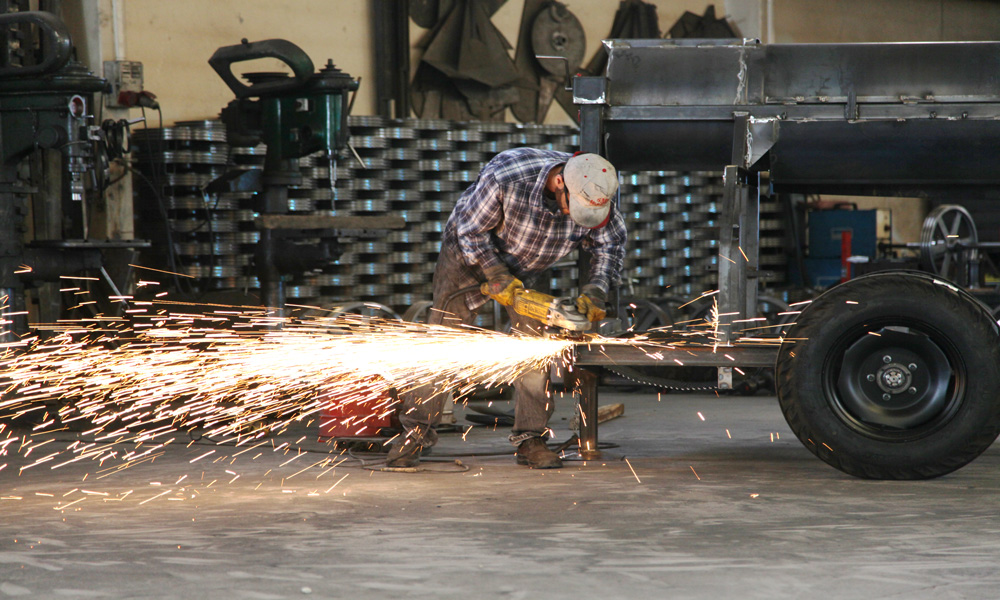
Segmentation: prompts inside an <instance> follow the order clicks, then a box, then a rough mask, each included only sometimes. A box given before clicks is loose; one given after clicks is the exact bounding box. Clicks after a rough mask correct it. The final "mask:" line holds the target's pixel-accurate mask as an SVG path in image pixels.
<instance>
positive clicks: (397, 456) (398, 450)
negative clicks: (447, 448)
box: [385, 437, 424, 469]
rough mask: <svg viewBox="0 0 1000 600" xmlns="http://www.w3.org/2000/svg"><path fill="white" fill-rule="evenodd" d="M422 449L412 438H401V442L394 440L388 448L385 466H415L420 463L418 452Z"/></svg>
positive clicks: (398, 467) (399, 467)
mask: <svg viewBox="0 0 1000 600" xmlns="http://www.w3.org/2000/svg"><path fill="white" fill-rule="evenodd" d="M423 449H424V447H423V445H422V444H418V443H417V442H415V441H413V438H410V437H406V438H403V441H402V442H396V443H395V444H393V445H392V447H391V448H389V456H387V457H386V459H385V466H387V467H392V468H395V469H406V468H411V467H415V466H417V465H419V464H420V453H421V451H422V450H423Z"/></svg>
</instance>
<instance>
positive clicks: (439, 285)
mask: <svg viewBox="0 0 1000 600" xmlns="http://www.w3.org/2000/svg"><path fill="white" fill-rule="evenodd" d="M617 191H618V175H617V173H616V172H615V169H614V167H613V166H612V165H611V163H609V162H608V161H607V160H605V159H604V158H602V157H601V156H598V155H597V154H579V153H578V154H576V155H570V154H568V153H565V152H556V151H552V150H537V149H532V148H516V149H513V150H506V151H504V152H501V153H500V154H498V155H497V156H495V157H494V158H493V159H492V160H490V161H489V162H488V163H487V164H486V166H484V167H483V169H482V170H481V171H480V173H479V177H478V178H477V179H476V181H475V183H473V184H472V185H471V186H470V187H469V188H468V189H466V190H465V192H464V193H462V195H461V197H460V198H459V199H458V202H457V204H456V205H455V208H454V210H453V211H452V213H451V216H450V217H449V218H448V222H447V223H446V225H445V232H444V239H443V240H442V243H441V253H440V256H439V257H438V262H437V265H436V267H435V270H434V281H433V294H434V306H433V308H432V309H431V311H430V315H429V317H428V322H430V323H435V324H440V323H447V324H455V325H457V324H459V323H462V324H471V323H472V322H473V321H474V319H475V316H476V312H477V310H478V309H479V308H480V307H481V306H482V305H483V304H485V303H486V302H487V301H488V298H487V297H486V296H484V295H483V294H482V293H481V292H480V291H479V287H478V286H479V284H481V283H482V282H488V288H489V298H492V299H494V300H496V301H497V302H499V303H500V304H502V305H504V306H506V307H507V313H508V315H509V316H510V321H511V328H512V329H513V330H515V331H519V332H523V333H529V334H535V335H538V334H541V332H542V329H543V325H542V324H541V323H539V322H537V321H534V320H533V319H529V318H527V317H524V316H522V315H519V314H517V313H515V312H514V311H513V309H512V308H511V306H510V305H511V304H512V303H513V298H514V294H515V292H516V291H517V290H518V289H519V288H523V287H524V283H522V282H523V281H526V282H528V285H529V286H530V285H531V282H532V281H531V280H532V278H533V277H535V276H537V275H539V274H540V273H541V272H542V271H544V270H546V269H548V268H549V267H551V266H552V265H553V264H554V263H556V262H557V261H559V260H560V259H562V258H563V257H565V256H566V255H567V254H569V253H570V252H571V251H572V250H574V249H576V248H578V247H584V248H586V249H587V250H589V251H590V252H591V254H592V260H591V269H590V277H589V280H588V283H587V284H586V285H584V286H583V288H582V289H581V290H580V295H579V298H578V299H577V309H578V310H579V311H580V312H581V313H583V314H585V315H587V318H588V319H590V321H592V322H594V321H599V320H601V319H603V318H604V316H605V309H604V307H605V304H606V301H607V294H608V289H609V287H610V285H611V283H612V281H613V280H614V279H616V278H617V276H618V273H619V272H620V271H621V268H622V263H623V261H624V257H625V223H624V220H623V219H622V216H621V213H620V211H619V210H618V208H617V206H616V205H615V194H616V192H617ZM470 287H474V288H475V291H467V292H464V293H463V292H461V290H465V289H469V288H470ZM547 384H548V372H547V371H543V370H539V371H533V372H529V373H526V374H524V375H523V376H521V377H520V378H519V379H518V380H517V381H515V382H514V402H515V407H514V428H513V431H512V434H511V436H510V438H509V439H510V441H511V443H512V444H514V445H515V446H516V447H517V452H516V458H517V462H518V464H522V465H527V466H528V467H531V468H536V469H547V468H558V467H560V466H562V461H561V460H560V459H559V456H558V454H556V453H555V452H553V451H552V450H550V449H549V448H548V446H547V445H546V444H545V434H546V432H547V431H548V421H549V417H550V416H551V415H552V412H553V409H554V406H553V403H552V399H551V398H550V397H549V396H548V394H547V391H546V387H547ZM432 390H433V386H425V387H422V388H418V389H416V390H413V391H412V392H410V393H407V394H404V395H403V405H402V410H401V415H400V422H401V423H402V425H403V427H404V429H405V430H406V432H405V435H403V436H401V438H400V439H399V440H398V441H397V442H396V443H395V444H394V445H393V446H392V448H391V449H390V451H389V456H388V458H387V461H386V464H387V466H389V467H414V466H416V465H417V464H418V463H419V460H420V453H421V451H422V450H423V448H425V447H430V446H432V445H434V443H435V442H436V441H437V433H436V432H435V431H434V426H435V425H436V424H437V423H438V422H439V420H440V418H441V411H442V410H443V408H444V403H445V400H446V397H445V396H446V395H445V394H442V393H437V394H434V393H433V391H432Z"/></svg>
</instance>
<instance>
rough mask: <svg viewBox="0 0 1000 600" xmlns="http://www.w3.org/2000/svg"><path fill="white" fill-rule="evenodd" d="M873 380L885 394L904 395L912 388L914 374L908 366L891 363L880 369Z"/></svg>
mask: <svg viewBox="0 0 1000 600" xmlns="http://www.w3.org/2000/svg"><path fill="white" fill-rule="evenodd" d="M913 366H916V365H913ZM873 380H874V381H875V382H876V383H877V384H878V387H879V388H881V389H882V391H884V392H887V393H889V394H902V393H903V392H905V391H907V390H908V389H909V388H910V383H911V382H912V381H913V373H911V372H910V369H909V368H907V366H906V365H901V364H899V363H890V364H887V365H885V366H883V367H881V368H879V370H878V372H877V373H876V374H875V376H874V378H873ZM914 389H916V388H914Z"/></svg>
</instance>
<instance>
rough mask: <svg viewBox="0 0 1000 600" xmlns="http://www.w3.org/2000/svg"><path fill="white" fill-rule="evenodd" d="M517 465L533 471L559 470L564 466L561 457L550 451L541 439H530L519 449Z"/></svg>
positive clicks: (521, 444)
mask: <svg viewBox="0 0 1000 600" xmlns="http://www.w3.org/2000/svg"><path fill="white" fill-rule="evenodd" d="M516 456H517V464H519V465H528V467H530V468H532V469H558V468H559V467H561V466H562V460H560V459H559V455H558V454H556V453H555V452H553V451H552V450H549V447H548V446H546V445H545V440H543V439H542V438H540V437H533V438H528V439H526V440H524V441H523V442H521V443H520V444H519V445H518V447H517V454H516Z"/></svg>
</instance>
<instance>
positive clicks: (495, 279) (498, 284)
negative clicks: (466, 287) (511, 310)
mask: <svg viewBox="0 0 1000 600" xmlns="http://www.w3.org/2000/svg"><path fill="white" fill-rule="evenodd" d="M486 277H487V278H488V281H486V282H484V283H483V285H482V286H481V287H480V290H481V291H482V292H483V294H486V295H487V296H489V297H490V298H493V299H494V300H496V301H497V302H499V303H500V305H501V306H510V305H511V304H513V303H514V293H515V292H517V290H523V289H524V284H523V283H521V280H520V279H518V278H517V277H514V276H513V275H511V274H510V271H508V270H507V269H505V268H504V267H495V268H493V269H490V270H489V271H487V272H486Z"/></svg>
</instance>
